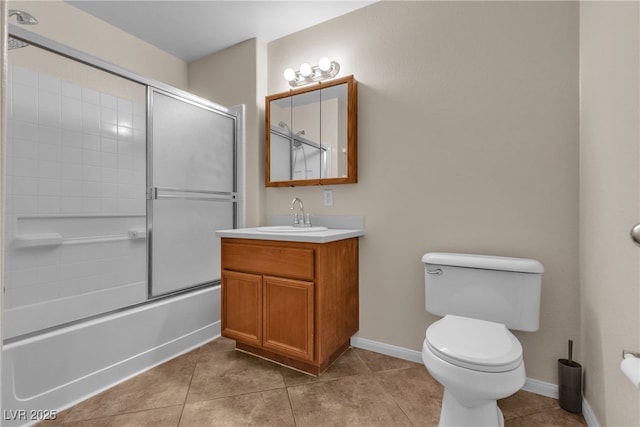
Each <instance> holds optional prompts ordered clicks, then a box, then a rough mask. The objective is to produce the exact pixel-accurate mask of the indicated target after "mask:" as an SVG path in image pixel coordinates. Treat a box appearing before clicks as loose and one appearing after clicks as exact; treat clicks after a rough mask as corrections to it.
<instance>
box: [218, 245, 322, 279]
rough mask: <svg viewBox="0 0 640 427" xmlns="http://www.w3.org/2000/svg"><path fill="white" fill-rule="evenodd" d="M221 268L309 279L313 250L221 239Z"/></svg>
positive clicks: (311, 277) (312, 269) (311, 271)
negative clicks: (222, 240)
mask: <svg viewBox="0 0 640 427" xmlns="http://www.w3.org/2000/svg"><path fill="white" fill-rule="evenodd" d="M222 269H223V270H235V271H245V272H248V273H257V274H266V275H274V276H281V277H290V278H295V279H306V280H313V279H314V273H315V272H314V251H313V249H310V248H292V247H284V246H262V245H261V246H255V245H247V244H243V243H230V242H223V243H222Z"/></svg>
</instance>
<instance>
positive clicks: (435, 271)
mask: <svg viewBox="0 0 640 427" xmlns="http://www.w3.org/2000/svg"><path fill="white" fill-rule="evenodd" d="M427 274H442V270H441V269H439V268H436V269H435V270H427Z"/></svg>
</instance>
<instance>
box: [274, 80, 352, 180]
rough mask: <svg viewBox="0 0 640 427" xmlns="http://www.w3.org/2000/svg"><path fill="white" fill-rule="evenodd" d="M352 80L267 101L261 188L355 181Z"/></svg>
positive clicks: (306, 89) (315, 87)
mask: <svg viewBox="0 0 640 427" xmlns="http://www.w3.org/2000/svg"><path fill="white" fill-rule="evenodd" d="M356 105H357V104H356V95H355V80H354V79H353V77H352V76H350V77H346V78H343V79H338V80H334V81H332V82H328V83H320V84H318V85H314V86H312V87H310V88H304V89H298V90H295V91H294V90H292V91H289V92H285V93H281V94H277V95H272V96H268V97H267V102H266V114H267V117H266V119H267V120H266V123H267V130H266V134H267V141H266V143H267V147H266V148H267V150H266V152H267V156H266V157H267V163H266V171H267V175H266V185H267V186H272V187H278V186H296V185H319V184H340V183H354V182H357V176H356V160H357V159H356V157H357V152H356V144H357V137H356V126H357V124H356Z"/></svg>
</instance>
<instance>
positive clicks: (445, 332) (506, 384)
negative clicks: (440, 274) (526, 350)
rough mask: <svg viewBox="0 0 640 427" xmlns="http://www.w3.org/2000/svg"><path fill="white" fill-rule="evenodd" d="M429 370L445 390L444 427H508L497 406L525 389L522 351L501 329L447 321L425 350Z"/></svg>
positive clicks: (433, 329)
mask: <svg viewBox="0 0 640 427" xmlns="http://www.w3.org/2000/svg"><path fill="white" fill-rule="evenodd" d="M422 361H423V362H424V365H425V367H426V368H427V370H428V371H429V373H430V374H431V376H433V378H434V379H435V380H436V381H438V382H439V383H440V384H442V386H443V387H444V389H445V391H444V395H443V399H442V410H441V415H440V423H439V426H440V427H445V426H474V427H476V426H478V427H479V426H504V417H503V415H502V412H501V411H500V409H499V408H498V405H497V400H498V399H502V398H505V397H507V396H510V395H512V394H514V393H515V392H517V391H518V390H519V389H520V388H522V386H523V385H524V382H525V379H526V374H525V368H524V363H523V362H522V346H521V345H520V343H519V342H518V340H517V338H516V337H515V336H514V335H513V334H511V332H509V330H508V329H507V328H506V327H505V326H504V325H502V324H499V323H493V322H487V321H483V320H478V319H471V318H466V317H459V316H452V315H447V316H445V317H444V318H443V319H441V320H438V321H437V322H435V323H433V324H432V325H431V326H429V328H428V329H427V332H426V337H425V340H424V342H423V345H422Z"/></svg>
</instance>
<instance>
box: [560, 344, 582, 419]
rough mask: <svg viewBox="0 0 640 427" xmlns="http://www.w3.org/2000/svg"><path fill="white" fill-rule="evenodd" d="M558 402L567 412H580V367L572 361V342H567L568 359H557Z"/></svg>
mask: <svg viewBox="0 0 640 427" xmlns="http://www.w3.org/2000/svg"><path fill="white" fill-rule="evenodd" d="M558 402H559V403H560V407H561V408H562V409H564V410H567V411H569V412H573V413H575V414H579V413H581V412H582V365H580V364H579V363H577V362H574V361H573V340H569V358H568V359H558Z"/></svg>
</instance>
